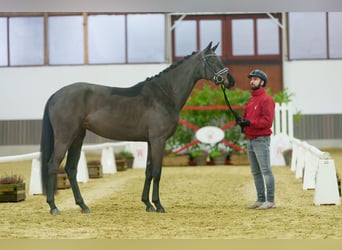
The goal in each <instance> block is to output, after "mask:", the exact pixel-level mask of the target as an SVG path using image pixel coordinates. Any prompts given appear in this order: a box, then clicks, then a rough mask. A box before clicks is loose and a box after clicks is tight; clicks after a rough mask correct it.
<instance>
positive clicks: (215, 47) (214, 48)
mask: <svg viewBox="0 0 342 250" xmlns="http://www.w3.org/2000/svg"><path fill="white" fill-rule="evenodd" d="M219 44H220V42H218V43H217V44H216V45H215V46H214V47H213V51H215V50H216V49H217V47H218V46H219Z"/></svg>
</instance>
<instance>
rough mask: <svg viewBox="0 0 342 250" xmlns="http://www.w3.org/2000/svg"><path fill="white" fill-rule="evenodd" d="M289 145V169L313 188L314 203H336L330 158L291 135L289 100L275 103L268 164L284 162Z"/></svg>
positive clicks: (334, 174) (332, 165)
mask: <svg viewBox="0 0 342 250" xmlns="http://www.w3.org/2000/svg"><path fill="white" fill-rule="evenodd" d="M288 149H292V158H291V171H293V172H295V178H297V179H302V182H303V189H304V190H309V189H311V190H312V189H314V190H315V194H314V201H313V203H314V204H315V205H323V204H324V205H327V204H333V205H340V204H341V201H340V196H339V191H338V188H339V187H338V183H337V177H336V168H335V163H334V160H333V159H332V158H331V156H330V154H329V153H327V152H323V151H321V150H319V149H318V148H316V147H315V146H312V145H310V144H308V143H307V142H305V141H301V140H299V139H297V138H294V136H293V112H292V108H291V103H282V104H279V103H276V106H275V117H274V123H273V135H272V140H271V149H270V151H271V165H272V166H285V165H286V164H285V160H284V156H283V152H284V151H285V150H288Z"/></svg>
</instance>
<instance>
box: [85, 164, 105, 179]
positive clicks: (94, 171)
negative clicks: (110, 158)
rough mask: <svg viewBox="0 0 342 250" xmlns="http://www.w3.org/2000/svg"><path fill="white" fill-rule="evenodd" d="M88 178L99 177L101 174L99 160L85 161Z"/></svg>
mask: <svg viewBox="0 0 342 250" xmlns="http://www.w3.org/2000/svg"><path fill="white" fill-rule="evenodd" d="M87 167H88V175H89V178H101V177H102V176H103V169H102V164H101V162H100V161H99V160H91V161H88V162H87Z"/></svg>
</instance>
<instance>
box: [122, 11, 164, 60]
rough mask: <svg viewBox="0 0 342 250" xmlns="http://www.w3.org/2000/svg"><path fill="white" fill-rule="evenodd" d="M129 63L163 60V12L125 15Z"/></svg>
mask: <svg viewBox="0 0 342 250" xmlns="http://www.w3.org/2000/svg"><path fill="white" fill-rule="evenodd" d="M127 53H128V54H127V57H128V62H129V63H141V62H164V61H165V17H164V15H163V14H132V15H127Z"/></svg>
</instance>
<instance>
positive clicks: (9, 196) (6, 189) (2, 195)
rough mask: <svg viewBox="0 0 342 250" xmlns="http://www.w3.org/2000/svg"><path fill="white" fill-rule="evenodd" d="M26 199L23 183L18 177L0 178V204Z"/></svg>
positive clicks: (21, 178) (7, 176)
mask: <svg viewBox="0 0 342 250" xmlns="http://www.w3.org/2000/svg"><path fill="white" fill-rule="evenodd" d="M25 198H26V189H25V182H24V179H23V177H21V176H19V175H6V176H3V177H1V178H0V202H17V201H23V200H25Z"/></svg>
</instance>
